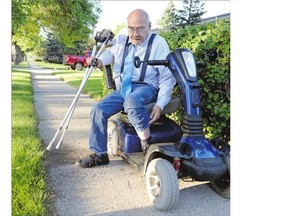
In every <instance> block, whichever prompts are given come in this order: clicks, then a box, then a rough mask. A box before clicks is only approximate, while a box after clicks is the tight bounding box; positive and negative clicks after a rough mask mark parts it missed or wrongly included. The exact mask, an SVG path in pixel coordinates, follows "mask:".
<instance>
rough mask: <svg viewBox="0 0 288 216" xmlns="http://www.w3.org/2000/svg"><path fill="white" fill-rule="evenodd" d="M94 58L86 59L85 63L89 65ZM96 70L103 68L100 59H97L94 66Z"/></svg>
mask: <svg viewBox="0 0 288 216" xmlns="http://www.w3.org/2000/svg"><path fill="white" fill-rule="evenodd" d="M93 59H94V57H92V56H91V57H87V58H86V62H87V64H88V65H91V62H92V61H93ZM95 67H96V68H101V67H103V62H102V61H101V60H100V59H97V64H96V66H95Z"/></svg>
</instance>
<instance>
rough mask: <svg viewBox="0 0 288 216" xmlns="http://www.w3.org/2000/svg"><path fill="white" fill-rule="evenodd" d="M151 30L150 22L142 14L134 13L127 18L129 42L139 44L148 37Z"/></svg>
mask: <svg viewBox="0 0 288 216" xmlns="http://www.w3.org/2000/svg"><path fill="white" fill-rule="evenodd" d="M150 30H151V23H150V22H147V20H146V17H145V16H143V14H139V13H134V14H131V16H129V18H128V33H129V38H130V40H131V42H132V43H133V44H134V45H136V46H139V45H141V44H142V43H143V42H144V41H145V39H146V38H147V37H148V34H149V32H150Z"/></svg>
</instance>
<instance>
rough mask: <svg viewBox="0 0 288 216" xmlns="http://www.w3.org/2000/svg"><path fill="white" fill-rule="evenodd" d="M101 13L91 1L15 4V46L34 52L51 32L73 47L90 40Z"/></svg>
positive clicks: (43, 0) (44, 0)
mask: <svg viewBox="0 0 288 216" xmlns="http://www.w3.org/2000/svg"><path fill="white" fill-rule="evenodd" d="M100 13H101V8H100V4H99V2H98V1H92V0H81V1H79V0H12V43H13V44H14V46H15V48H17V47H18V48H19V50H21V51H31V50H34V49H35V47H39V46H40V44H42V43H43V40H44V39H45V38H43V34H47V33H48V32H51V33H52V34H53V37H54V38H55V39H56V40H58V41H59V42H60V43H61V44H62V45H63V46H67V47H71V46H73V44H74V42H75V41H79V40H83V39H84V40H85V39H88V38H89V36H90V34H91V33H92V32H93V28H94V27H95V25H96V23H97V20H98V19H99V14H100ZM16 50H17V49H16ZM16 63H17V61H16Z"/></svg>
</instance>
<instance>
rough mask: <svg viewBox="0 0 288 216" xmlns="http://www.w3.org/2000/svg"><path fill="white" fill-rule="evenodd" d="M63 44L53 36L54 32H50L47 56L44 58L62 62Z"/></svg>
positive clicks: (49, 60)
mask: <svg viewBox="0 0 288 216" xmlns="http://www.w3.org/2000/svg"><path fill="white" fill-rule="evenodd" d="M62 53H63V52H62V45H61V43H59V41H57V40H56V39H55V38H53V35H52V33H51V32H50V33H49V34H48V38H47V43H46V56H45V58H44V60H45V61H48V62H50V63H62V61H63V55H62Z"/></svg>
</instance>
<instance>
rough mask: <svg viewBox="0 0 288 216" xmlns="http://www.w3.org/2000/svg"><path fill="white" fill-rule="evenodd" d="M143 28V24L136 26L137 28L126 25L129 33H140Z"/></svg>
mask: <svg viewBox="0 0 288 216" xmlns="http://www.w3.org/2000/svg"><path fill="white" fill-rule="evenodd" d="M145 28H146V27H144V26H141V27H137V28H133V27H128V32H129V33H130V34H134V33H135V32H136V31H137V33H138V34H141V33H143V32H144V30H145Z"/></svg>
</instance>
